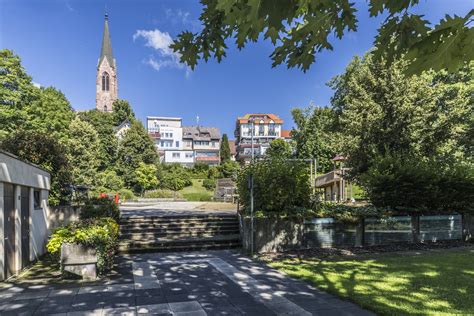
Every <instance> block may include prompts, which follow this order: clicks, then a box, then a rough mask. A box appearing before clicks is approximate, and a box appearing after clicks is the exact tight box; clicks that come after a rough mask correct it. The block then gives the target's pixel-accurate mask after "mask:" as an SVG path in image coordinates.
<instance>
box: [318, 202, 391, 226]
mask: <svg viewBox="0 0 474 316" xmlns="http://www.w3.org/2000/svg"><path fill="white" fill-rule="evenodd" d="M312 209H313V211H312V212H311V213H312V216H316V217H332V218H334V219H337V220H339V221H343V222H357V221H358V220H359V219H360V218H366V217H383V216H389V215H391V213H390V212H389V211H388V210H386V209H378V208H376V207H374V206H373V205H350V204H342V203H334V202H322V203H321V202H318V203H315V205H313V207H312Z"/></svg>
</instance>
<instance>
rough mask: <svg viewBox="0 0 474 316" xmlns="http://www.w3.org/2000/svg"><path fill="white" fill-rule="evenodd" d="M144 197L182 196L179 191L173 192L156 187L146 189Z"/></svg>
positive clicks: (164, 197) (166, 197)
mask: <svg viewBox="0 0 474 316" xmlns="http://www.w3.org/2000/svg"><path fill="white" fill-rule="evenodd" d="M144 197H145V198H149V199H171V198H175V199H176V198H182V197H183V196H182V195H181V193H179V192H175V191H172V190H167V189H156V190H153V191H146V192H145V195H144Z"/></svg>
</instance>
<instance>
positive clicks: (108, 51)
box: [99, 14, 115, 68]
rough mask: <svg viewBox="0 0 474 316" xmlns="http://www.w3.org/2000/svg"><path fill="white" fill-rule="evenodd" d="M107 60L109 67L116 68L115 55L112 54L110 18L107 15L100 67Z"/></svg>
mask: <svg viewBox="0 0 474 316" xmlns="http://www.w3.org/2000/svg"><path fill="white" fill-rule="evenodd" d="M104 58H107V61H108V62H109V65H110V66H111V67H113V68H115V63H114V55H113V54H112V42H111V41H110V34H109V16H108V15H107V14H106V15H105V22H104V36H103V37H102V49H101V50H100V58H99V65H100V64H101V63H102V60H104Z"/></svg>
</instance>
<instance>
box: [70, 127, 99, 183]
mask: <svg viewBox="0 0 474 316" xmlns="http://www.w3.org/2000/svg"><path fill="white" fill-rule="evenodd" d="M69 132H70V139H69V140H68V142H67V146H68V158H69V162H70V166H71V172H72V178H73V183H74V184H76V185H86V186H88V187H89V188H94V187H95V185H97V184H98V183H97V181H98V168H99V165H100V162H99V159H100V142H99V135H98V134H97V132H96V130H95V129H94V127H93V126H92V125H91V124H89V123H87V122H84V121H82V120H81V119H80V118H76V119H74V120H73V121H72V122H71V126H70V128H69Z"/></svg>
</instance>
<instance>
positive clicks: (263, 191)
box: [237, 159, 311, 214]
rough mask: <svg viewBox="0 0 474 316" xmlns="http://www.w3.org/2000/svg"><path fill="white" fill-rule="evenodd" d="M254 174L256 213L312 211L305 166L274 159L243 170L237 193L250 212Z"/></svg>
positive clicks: (299, 163)
mask: <svg viewBox="0 0 474 316" xmlns="http://www.w3.org/2000/svg"><path fill="white" fill-rule="evenodd" d="M250 175H253V178H254V207H255V210H256V211H262V212H264V213H285V214H291V213H298V212H301V211H302V210H304V209H307V208H309V206H310V193H311V188H310V181H309V172H308V167H307V165H306V164H305V163H302V162H299V161H286V160H281V159H272V160H264V161H258V162H256V163H254V164H253V165H249V166H246V167H245V168H244V169H242V171H241V172H240V174H239V176H238V179H237V190H238V193H239V196H240V202H241V203H242V205H243V206H244V208H245V211H246V212H248V211H249V210H250V190H249V176H250Z"/></svg>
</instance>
